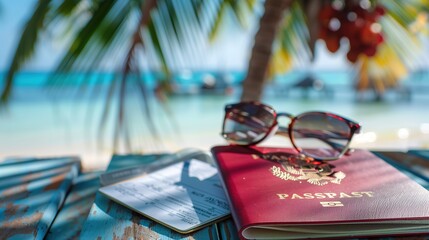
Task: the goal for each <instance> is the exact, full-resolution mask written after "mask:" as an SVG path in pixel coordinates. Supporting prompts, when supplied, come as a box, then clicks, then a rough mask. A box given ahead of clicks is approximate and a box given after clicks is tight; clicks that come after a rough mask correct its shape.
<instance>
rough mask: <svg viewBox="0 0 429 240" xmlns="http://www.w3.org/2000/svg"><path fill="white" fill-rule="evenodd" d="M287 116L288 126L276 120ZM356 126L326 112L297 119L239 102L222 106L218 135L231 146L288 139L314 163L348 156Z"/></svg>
mask: <svg viewBox="0 0 429 240" xmlns="http://www.w3.org/2000/svg"><path fill="white" fill-rule="evenodd" d="M279 117H287V118H289V119H290V123H289V126H287V127H283V126H279V123H278V121H277V119H278V118H279ZM360 129H361V127H360V125H359V124H358V123H356V122H354V121H352V120H349V119H347V118H344V117H341V116H338V115H335V114H332V113H327V112H305V113H302V114H300V115H298V116H292V115H291V114H289V113H276V111H275V110H274V109H273V108H272V107H270V106H268V105H265V104H262V103H259V102H240V103H236V104H229V105H226V106H225V118H224V121H223V127H222V136H223V137H224V138H225V139H226V140H227V141H228V142H229V143H231V144H235V145H244V146H250V145H255V144H258V143H260V142H262V141H263V140H264V139H266V138H267V137H268V136H270V135H272V134H279V135H285V136H288V137H289V138H290V140H291V142H292V145H293V147H294V148H295V149H296V150H297V151H298V152H299V153H300V154H303V155H305V156H306V157H310V158H312V159H314V160H323V161H326V160H336V159H338V158H340V157H341V156H343V155H344V154H348V153H350V152H351V151H349V145H350V142H351V139H352V137H353V135H354V134H355V133H359V132H360Z"/></svg>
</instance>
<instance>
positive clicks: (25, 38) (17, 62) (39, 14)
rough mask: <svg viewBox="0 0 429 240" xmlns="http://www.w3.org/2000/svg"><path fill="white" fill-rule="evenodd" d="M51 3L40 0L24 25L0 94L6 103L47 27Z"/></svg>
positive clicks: (49, 0)
mask: <svg viewBox="0 0 429 240" xmlns="http://www.w3.org/2000/svg"><path fill="white" fill-rule="evenodd" d="M50 4H51V0H41V1H38V3H37V6H36V8H35V11H34V14H33V15H32V16H31V18H30V19H29V20H28V22H27V23H26V25H25V27H24V30H23V32H22V34H21V37H20V40H19V43H18V45H17V47H16V50H15V54H14V55H13V58H12V61H11V64H10V66H9V68H8V71H7V74H6V77H5V85H4V88H3V90H2V92H1V96H0V102H1V103H6V102H7V101H8V100H9V97H10V94H11V89H12V84H13V80H14V77H15V74H16V73H17V72H18V71H19V70H20V69H21V67H22V66H23V64H24V63H25V62H26V61H27V60H28V59H30V58H31V57H32V56H33V54H34V51H35V47H36V43H37V40H38V37H39V35H40V32H41V30H42V29H43V28H44V27H45V25H44V23H45V18H46V15H47V13H48V12H49V10H50V7H51V6H50Z"/></svg>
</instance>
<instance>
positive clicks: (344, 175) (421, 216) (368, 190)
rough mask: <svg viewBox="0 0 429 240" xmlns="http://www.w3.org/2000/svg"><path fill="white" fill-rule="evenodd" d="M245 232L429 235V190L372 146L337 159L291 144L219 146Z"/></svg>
mask: <svg viewBox="0 0 429 240" xmlns="http://www.w3.org/2000/svg"><path fill="white" fill-rule="evenodd" d="M212 153H213V156H214V158H215V160H216V163H217V166H218V168H219V171H220V174H221V178H222V181H223V184H224V189H225V191H226V193H227V196H228V198H229V201H230V206H231V210H232V215H233V218H234V221H235V223H236V225H237V228H238V229H239V234H240V236H241V237H244V238H247V239H261V238H270V239H276V238H277V239H299V238H333V237H368V236H393V235H396V236H401V235H410V234H429V191H427V190H426V189H424V188H423V187H421V186H420V185H418V184H417V183H415V182H414V181H413V180H411V179H410V178H408V177H407V176H406V175H404V174H402V173H401V172H399V171H398V170H397V169H395V168H394V167H392V166H390V165H389V164H387V163H386V162H384V161H383V160H382V159H380V158H378V157H377V156H375V155H374V154H372V153H371V152H369V151H366V150H356V151H355V152H354V153H353V154H351V155H350V156H345V157H342V158H341V159H339V160H336V161H331V162H329V163H320V162H307V161H305V160H300V159H299V158H298V157H297V155H296V151H295V150H293V149H284V148H258V147H252V148H250V147H240V146H219V147H214V148H212Z"/></svg>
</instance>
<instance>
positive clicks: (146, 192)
mask: <svg viewBox="0 0 429 240" xmlns="http://www.w3.org/2000/svg"><path fill="white" fill-rule="evenodd" d="M100 192H101V193H103V194H104V195H106V196H107V197H109V198H111V199H112V200H114V201H116V202H118V203H120V204H122V205H125V206H126V207H129V208H131V209H133V210H135V211H137V212H139V213H141V214H143V215H145V216H147V217H149V218H151V219H153V220H155V221H157V222H160V223H161V224H164V225H166V226H168V227H170V228H172V229H174V230H176V231H179V232H182V233H185V232H189V231H192V230H195V229H197V228H198V227H200V226H203V225H205V224H208V223H210V222H212V221H214V220H217V219H220V218H222V217H225V216H227V215H228V214H229V213H230V210H229V205H228V202H227V199H226V196H225V193H224V191H223V188H222V185H221V183H220V179H219V175H218V174H217V169H216V168H215V167H213V166H211V165H210V164H208V163H205V162H202V161H199V160H195V159H192V160H188V161H184V162H180V163H176V164H173V165H171V166H168V167H166V168H163V169H161V170H158V171H155V172H152V173H149V174H147V175H144V176H140V177H137V178H133V179H130V180H127V181H124V182H120V183H116V184H113V185H110V186H106V187H102V188H100Z"/></svg>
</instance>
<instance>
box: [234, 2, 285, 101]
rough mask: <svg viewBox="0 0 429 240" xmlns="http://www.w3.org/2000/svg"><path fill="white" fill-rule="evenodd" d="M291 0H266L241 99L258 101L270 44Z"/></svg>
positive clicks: (267, 62) (270, 51)
mask: <svg viewBox="0 0 429 240" xmlns="http://www.w3.org/2000/svg"><path fill="white" fill-rule="evenodd" d="M291 2H292V0H266V1H265V4H264V8H265V11H264V15H263V16H262V18H261V20H260V21H259V30H258V32H257V33H256V36H255V42H254V45H253V49H252V55H251V57H250V61H249V67H248V71H247V76H246V78H245V79H244V81H243V92H242V94H241V101H259V100H260V99H261V97H262V92H263V89H264V84H265V77H266V73H267V70H268V64H269V62H270V58H271V54H272V45H273V42H274V39H275V37H276V34H277V30H278V27H279V25H280V23H281V21H282V19H283V14H284V12H285V10H286V9H288V8H289V6H290V4H291Z"/></svg>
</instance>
